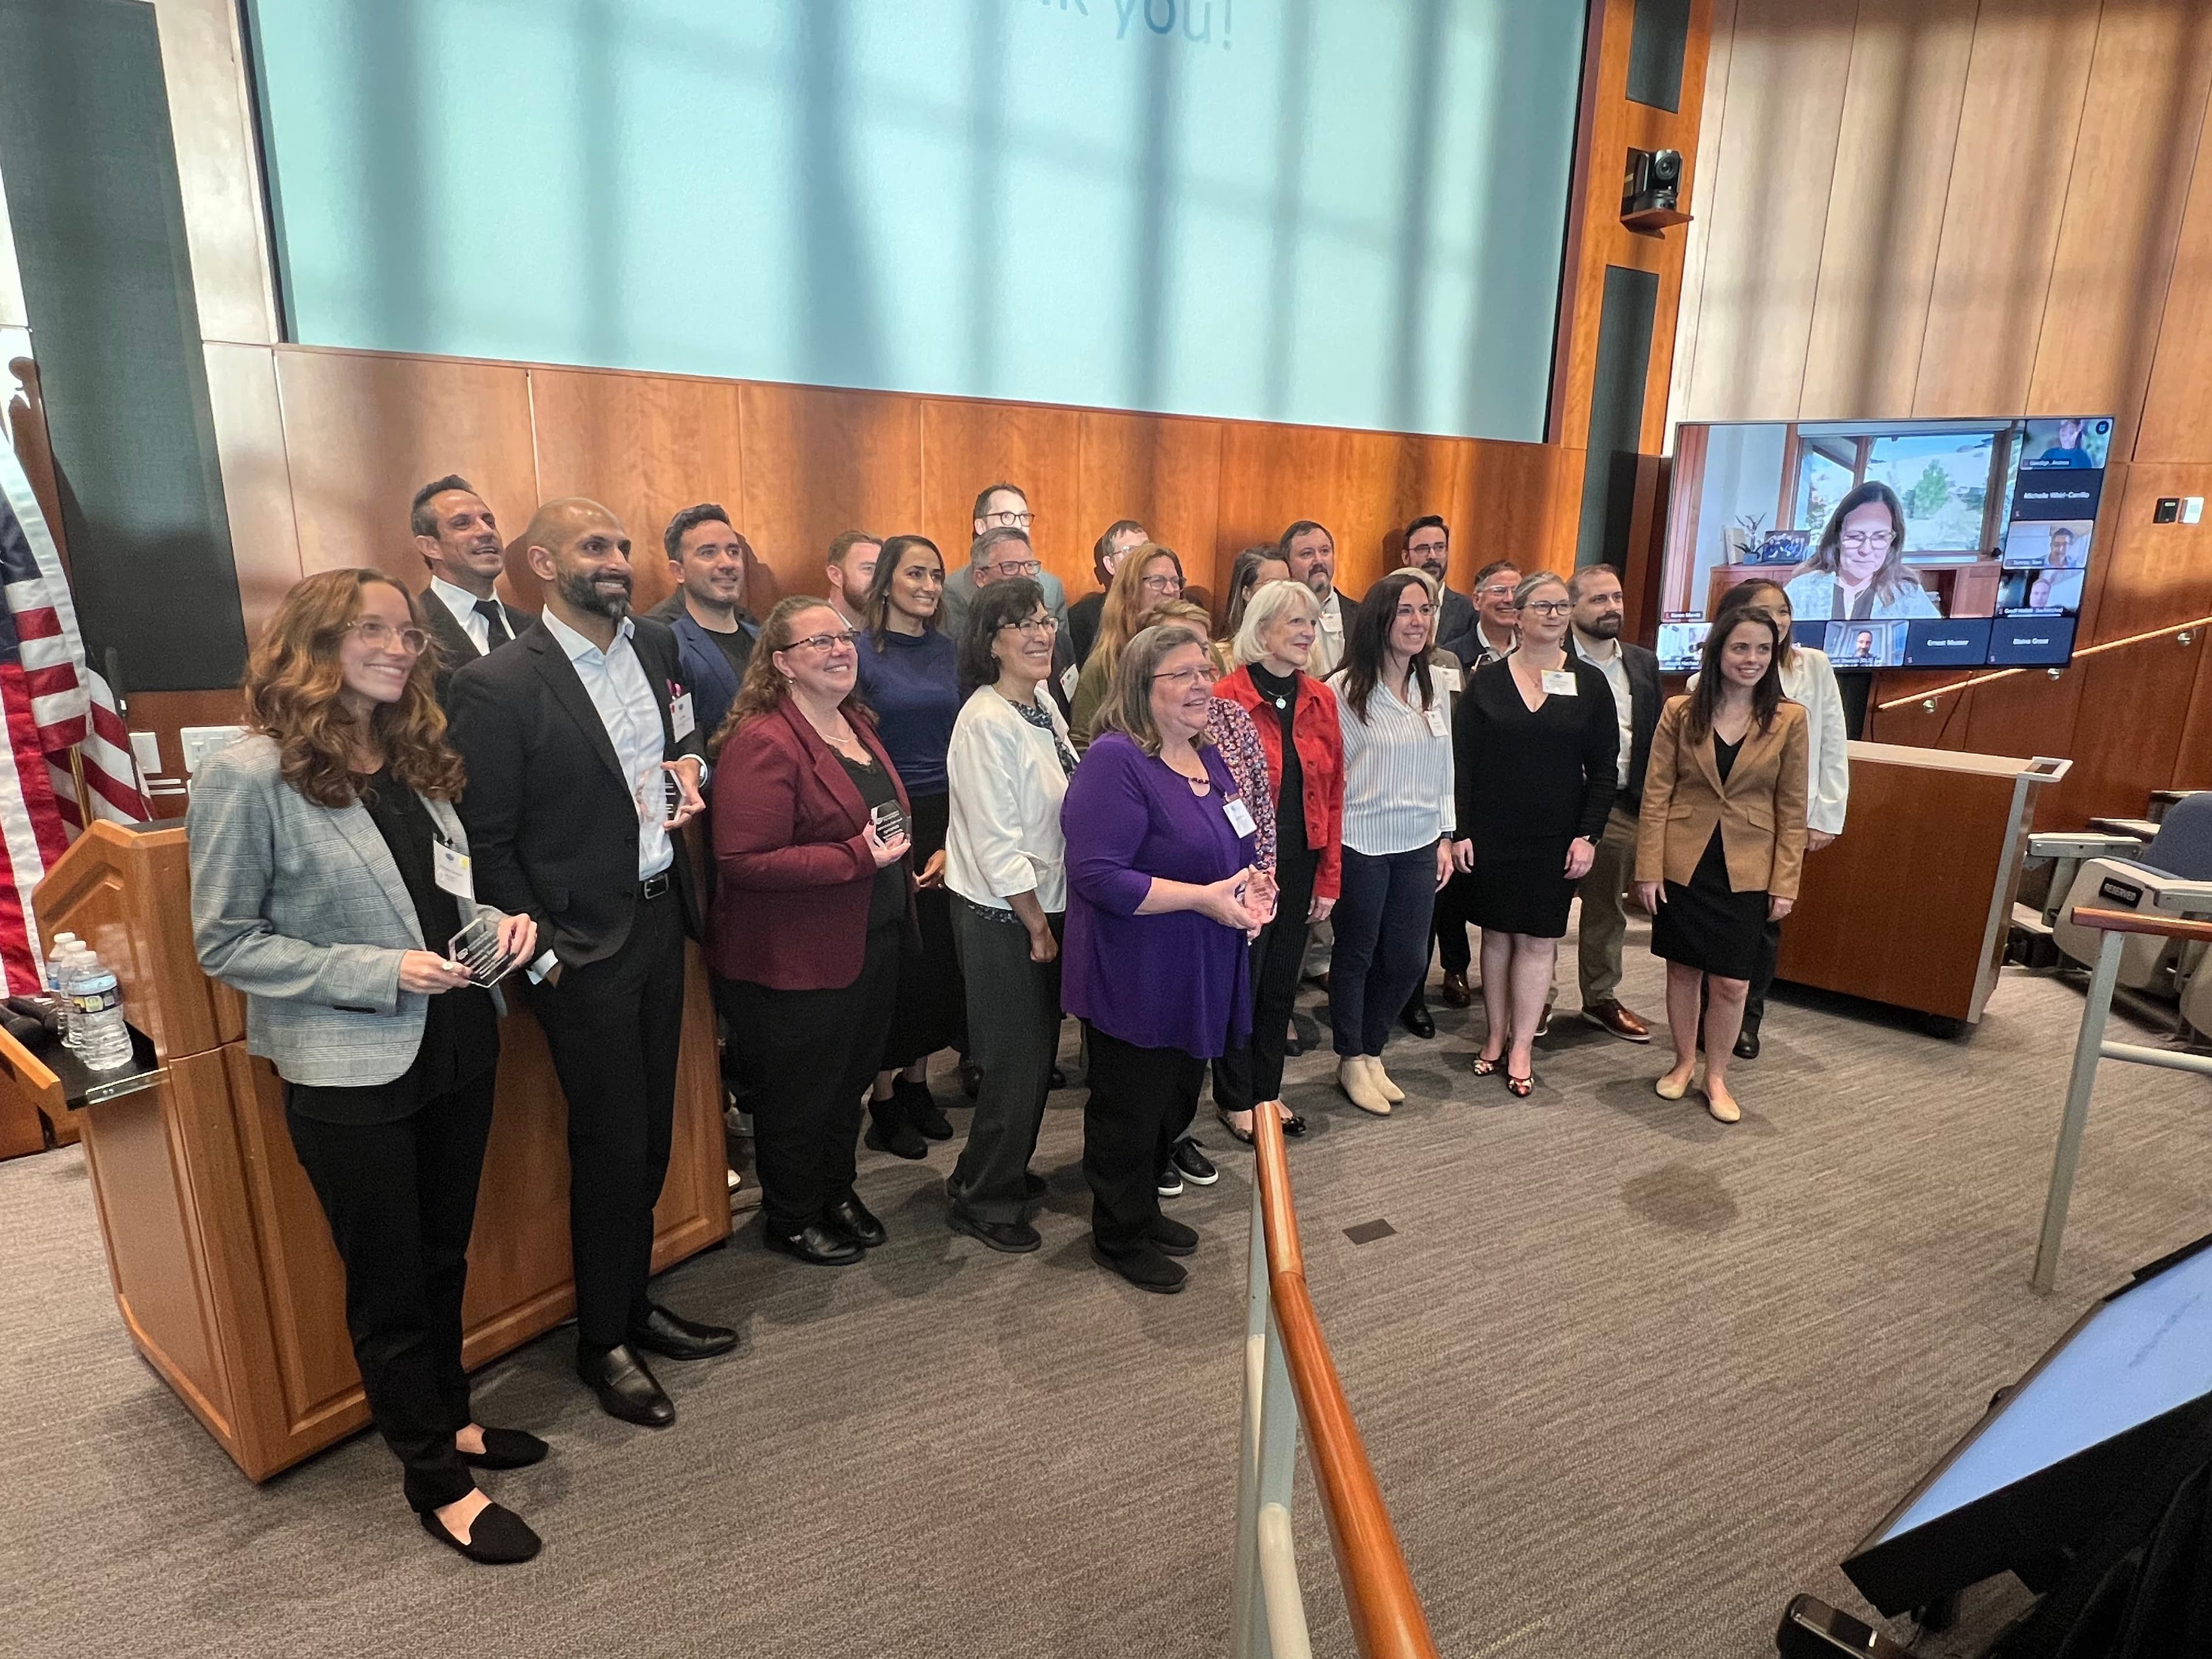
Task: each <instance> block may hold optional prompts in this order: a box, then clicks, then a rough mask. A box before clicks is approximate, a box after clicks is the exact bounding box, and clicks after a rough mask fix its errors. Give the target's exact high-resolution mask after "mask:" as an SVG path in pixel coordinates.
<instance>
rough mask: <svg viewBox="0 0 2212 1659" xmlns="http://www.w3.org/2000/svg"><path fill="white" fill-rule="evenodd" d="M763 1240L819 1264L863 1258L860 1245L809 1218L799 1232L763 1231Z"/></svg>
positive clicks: (845, 1263)
mask: <svg viewBox="0 0 2212 1659" xmlns="http://www.w3.org/2000/svg"><path fill="white" fill-rule="evenodd" d="M761 1240H762V1242H763V1243H765V1244H766V1245H767V1246H768V1247H769V1249H771V1250H781V1251H782V1252H783V1253H784V1254H785V1255H788V1256H795V1257H797V1258H798V1259H799V1261H805V1262H809V1263H811V1264H812V1265H813V1266H815V1267H851V1266H852V1265H853V1264H854V1262H855V1261H859V1260H860V1246H859V1245H857V1244H855V1243H853V1241H852V1240H851V1239H849V1238H848V1237H845V1235H844V1234H842V1233H833V1232H831V1231H829V1228H827V1227H825V1226H823V1225H822V1224H821V1223H820V1222H818V1221H811V1222H809V1223H808V1224H807V1225H805V1226H804V1227H801V1228H800V1229H799V1231H797V1232H795V1233H773V1232H763V1234H762V1235H761Z"/></svg>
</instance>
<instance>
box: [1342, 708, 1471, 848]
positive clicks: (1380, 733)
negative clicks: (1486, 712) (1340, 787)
mask: <svg viewBox="0 0 2212 1659" xmlns="http://www.w3.org/2000/svg"><path fill="white" fill-rule="evenodd" d="M1329 684H1330V688H1331V689H1332V690H1334V691H1335V693H1336V713H1337V721H1338V723H1339V725H1340V726H1341V727H1342V728H1343V731H1344V844H1345V845H1346V847H1348V848H1351V849H1352V851H1353V852H1355V853H1364V854H1366V855H1367V856H1368V857H1369V858H1383V857H1386V856H1388V855H1389V854H1392V853H1407V852H1411V851H1412V850H1413V848H1417V847H1425V846H1427V845H1428V844H1429V843H1430V842H1433V841H1435V840H1437V838H1438V837H1439V836H1445V835H1448V834H1449V833H1450V831H1451V829H1452V818H1453V816H1454V813H1455V806H1454V804H1453V799H1452V744H1451V720H1450V718H1449V714H1447V713H1446V710H1447V708H1448V706H1449V705H1448V704H1447V702H1446V700H1445V697H1444V695H1443V687H1441V686H1434V681H1433V678H1432V679H1431V685H1432V686H1434V690H1435V695H1436V702H1435V704H1434V706H1433V708H1428V709H1424V708H1420V707H1419V699H1420V688H1419V685H1418V684H1416V685H1411V686H1409V687H1408V688H1407V689H1408V690H1409V691H1410V692H1411V694H1412V696H1413V699H1414V702H1413V704H1411V705H1409V704H1407V702H1405V701H1404V699H1402V698H1401V697H1400V696H1398V694H1397V693H1396V692H1395V691H1393V690H1390V688H1389V687H1388V686H1387V685H1379V684H1378V685H1377V686H1376V688H1375V690H1374V692H1373V694H1372V695H1371V696H1369V698H1368V699H1367V718H1366V719H1365V720H1361V719H1360V718H1359V716H1358V714H1356V713H1355V712H1354V711H1353V709H1352V699H1351V698H1349V697H1347V696H1345V694H1344V676H1343V675H1342V674H1338V675H1336V676H1335V677H1334V678H1332V679H1331V681H1330V682H1329Z"/></svg>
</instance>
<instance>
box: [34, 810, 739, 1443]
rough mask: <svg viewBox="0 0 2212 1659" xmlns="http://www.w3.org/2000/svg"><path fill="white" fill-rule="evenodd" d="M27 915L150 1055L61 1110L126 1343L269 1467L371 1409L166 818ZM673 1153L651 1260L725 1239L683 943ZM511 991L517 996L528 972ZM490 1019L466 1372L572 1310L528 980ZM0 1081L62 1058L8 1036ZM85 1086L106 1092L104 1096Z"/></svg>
mask: <svg viewBox="0 0 2212 1659" xmlns="http://www.w3.org/2000/svg"><path fill="white" fill-rule="evenodd" d="M35 902H36V905H37V915H38V918H39V922H40V927H41V929H42V931H43V932H44V933H45V934H46V937H48V938H51V937H52V935H53V934H54V933H58V932H61V931H64V930H67V931H69V932H72V933H76V934H77V936H78V937H80V938H81V939H84V940H85V941H86V943H88V945H91V946H92V948H93V949H94V950H95V951H98V952H99V953H100V958H101V960H102V961H104V962H106V963H107V964H108V965H109V966H111V967H112V968H113V969H115V970H116V973H117V975H118V976H119V978H120V979H121V981H122V984H123V994H124V1003H123V1006H124V1012H125V1013H126V1014H127V1015H128V1016H129V1017H130V1019H131V1023H132V1024H133V1025H135V1026H136V1027H137V1029H138V1030H139V1031H140V1033H141V1034H142V1035H143V1036H144V1037H146V1038H148V1039H150V1042H151V1056H150V1057H151V1058H152V1059H153V1060H154V1061H155V1063H156V1064H157V1065H158V1066H159V1067H160V1068H161V1069H160V1071H159V1072H158V1073H149V1079H151V1080H150V1083H149V1085H148V1086H143V1087H139V1088H137V1089H136V1090H135V1091H132V1092H128V1093H121V1094H118V1095H116V1096H115V1097H112V1098H107V1099H100V1100H95V1101H94V1102H92V1103H88V1104H86V1105H84V1106H83V1107H82V1109H77V1110H76V1111H75V1112H74V1113H73V1115H74V1117H75V1118H76V1121H77V1122H78V1124H79V1127H81V1128H82V1138H83V1142H84V1156H85V1166H86V1169H87V1170H88V1173H89V1174H90V1176H91V1177H92V1191H93V1196H94V1202H95V1203H96V1204H97V1205H98V1206H99V1211H100V1236H101V1237H102V1239H103V1240H105V1242H106V1246H107V1266H108V1272H109V1274H110V1276H111V1277H112V1279H113V1280H114V1284H115V1299H116V1303H117V1304H118V1307H120V1309H121V1310H122V1313H123V1323H124V1327H125V1329H127V1330H128V1331H129V1332H130V1333H131V1340H132V1341H133V1342H134V1343H136V1344H137V1348H138V1352H140V1353H141V1354H143V1355H144V1356H145V1358H146V1360H147V1362H148V1363H149V1364H151V1365H152V1366H153V1367H154V1369H155V1370H157V1371H159V1372H160V1373H161V1376H163V1377H164V1378H165V1379H166V1380H167V1383H168V1384H169V1386H170V1387H171V1388H173V1389H175V1390H176V1391H177V1394H178V1395H179V1397H180V1398H181V1399H182V1400H183V1401H184V1402H185V1405H187V1406H189V1407H191V1410H192V1412H193V1413H194V1414H195V1415H196V1416H197V1417H198V1419H200V1421H201V1422H202V1423H204V1424H205V1425H207V1429H208V1432H209V1433H210V1434H212V1435H214V1436H215V1437H216V1439H217V1440H218V1441H220V1442H221V1443H222V1447H223V1449H224V1450H225V1451H228V1453H229V1454H230V1455H231V1456H232V1457H233V1458H234V1459H235V1460H236V1461H237V1463H238V1466H239V1467H240V1468H242V1469H244V1470H245V1471H246V1474H248V1475H249V1476H250V1477H252V1479H253V1480H264V1479H265V1478H266V1477H267V1476H269V1475H270V1474H274V1473H276V1471H277V1470H279V1469H282V1468H285V1467H287V1466H288V1465H289V1464H292V1463H295V1462H298V1461H299V1460H300V1459H301V1458H303V1457H306V1456H307V1455H310V1454H312V1453H313V1452H317V1451H319V1450H321V1449H323V1448H324V1447H325V1446H327V1445H330V1444H331V1443H332V1442H334V1441H337V1440H340V1439H343V1437H345V1436H347V1435H349V1434H350V1433H352V1432H353V1431H355V1430H356V1429H358V1428H361V1427H362V1426H364V1425H366V1424H367V1423H368V1407H367V1406H366V1405H365V1404H364V1403H363V1401H362V1390H361V1379H360V1375H359V1373H358V1372H357V1371H356V1370H355V1368H354V1362H353V1349H352V1344H351V1341H350V1340H349V1337H348V1336H347V1334H346V1326H345V1309H344V1305H343V1304H344V1296H343V1286H344V1277H343V1269H342V1268H341V1267H340V1265H339V1262H338V1259H337V1252H336V1251H335V1250H334V1249H331V1239H330V1230H329V1227H328V1225H326V1224H325V1221H324V1219H323V1212H322V1209H321V1206H319V1204H318V1203H317V1202H316V1200H315V1194H314V1190H313V1188H311V1187H310V1186H309V1185H308V1184H307V1173H306V1171H305V1170H302V1169H301V1167H300V1164H299V1160H298V1159H297V1158H295V1157H294V1155H293V1152H292V1143H291V1138H290V1136H289V1133H287V1131H286V1129H285V1127H284V1106H283V1091H282V1086H281V1085H280V1084H279V1083H278V1081H277V1078H276V1073H275V1072H274V1071H273V1070H272V1069H271V1068H270V1065H269V1063H268V1062H267V1061H266V1060H258V1059H254V1058H252V1057H250V1056H249V1055H248V1054H246V1003H245V999H244V998H242V997H240V995H239V994H237V993H235V992H234V991H232V990H230V989H229V988H228V987H225V986H222V985H219V984H217V983H216V981H213V980H210V979H209V978H208V977H207V976H206V975H204V974H203V973H202V972H201V971H200V969H199V963H198V962H197V958H196V957H194V955H193V951H192V938H191V884H190V877H189V871H188V866H187V862H186V857H185V831H184V829H182V827H180V826H176V827H168V828H154V827H147V828H141V829H135V830H133V829H124V828H122V827H120V826H118V825H116V824H112V823H104V822H101V823H94V825H93V826H92V828H91V829H90V830H88V832H87V833H86V834H85V835H84V836H82V837H81V838H80V839H79V840H78V842H76V845H75V846H73V847H72V848H70V850H69V852H68V853H67V854H64V857H63V858H62V859H61V860H60V861H59V862H58V863H57V864H56V865H55V866H54V867H53V870H52V872H51V873H50V874H49V875H48V876H47V877H46V879H45V880H44V881H43V882H41V883H40V884H39V889H38V893H37V896H36V901H35ZM685 948H686V950H687V951H689V953H690V974H689V977H688V981H687V984H686V987H685V992H684V995H685V1003H684V1047H683V1052H682V1056H681V1059H680V1061H679V1063H678V1072H677V1085H676V1128H675V1139H674V1150H673V1152H672V1153H671V1157H670V1159H669V1167H668V1180H667V1183H666V1185H665V1187H664V1188H662V1189H661V1194H660V1202H659V1206H658V1207H657V1208H656V1209H655V1211H654V1212H653V1223H654V1232H653V1268H654V1270H655V1271H656V1272H658V1271H659V1270H660V1269H661V1268H664V1267H668V1266H669V1265H671V1263H673V1262H676V1261H682V1260H683V1259H684V1257H686V1256H688V1255H694V1254H696V1252H697V1251H700V1250H702V1249H706V1248H707V1247H708V1245H710V1244H714V1243H718V1242H719V1241H720V1240H721V1239H723V1238H726V1237H728V1235H729V1231H730V1206H729V1194H728V1187H727V1183H726V1172H725V1164H724V1142H723V1138H722V1114H721V1100H722V1085H721V1073H720V1066H719V1065H718V1063H717V1060H716V1057H715V1053H714V1008H713V1006H712V1003H711V1000H710V999H709V997H708V989H707V971H706V966H705V963H704V961H703V960H702V957H701V955H700V952H699V950H698V947H697V946H696V945H687V946H686V947H685ZM512 982H513V985H514V986H515V987H517V991H520V988H521V987H522V984H523V981H522V979H521V976H520V975H516V977H515V979H514V981H512ZM507 1002H508V1012H507V1018H505V1019H504V1020H503V1021H501V1025H500V1045H501V1047H500V1074H499V1097H498V1103H497V1105H496V1107H495V1110H494V1115H493V1119H492V1129H491V1144H490V1146H489V1149H488V1151H487V1152H486V1154H485V1157H484V1174H483V1193H482V1195H481V1197H480V1199H479V1201H478V1204H477V1226H476V1234H475V1237H474V1238H473V1239H472V1240H471V1243H470V1246H469V1289H468V1300H467V1303H466V1304H465V1310H464V1322H465V1332H466V1339H465V1348H464V1358H465V1361H466V1363H467V1364H468V1365H469V1366H470V1367H471V1369H473V1368H474V1367H476V1366H478V1365H481V1364H484V1363H485V1362H487V1361H489V1360H491V1359H494V1358H497V1357H498V1356H499V1355H501V1354H503V1353H507V1352H510V1351H511V1350H513V1349H514V1348H517V1347H520V1346H521V1345H522V1344H523V1343H525V1342H526V1341H528V1340H530V1339H531V1338H532V1337H533V1336H536V1335H538V1334H540V1333H541V1332H544V1331H546V1330H548V1329H550V1328H552V1327H553V1326H555V1325H556V1324H558V1323H559V1322H561V1321H562V1320H563V1319H565V1318H567V1317H568V1316H569V1315H570V1314H571V1313H572V1312H574V1305H575V1304H574V1290H573V1286H572V1285H571V1283H570V1279H569V1271H568V1146H567V1138H566V1137H567V1129H566V1115H567V1109H566V1105H565V1103H564V1102H563V1101H562V1097H561V1090H560V1085H559V1084H558V1083H557V1082H556V1080H555V1079H554V1075H553V1066H552V1060H551V1058H550V1054H548V1052H547V1050H546V1047H545V1039H544V1034H543V1033H542V1032H541V1031H540V1030H539V1029H538V1023H537V1021H536V1019H535V1018H533V1017H532V1014H531V1013H530V1012H529V1011H528V1009H527V1007H526V1006H524V1005H525V1003H526V993H525V994H515V993H513V992H511V993H509V994H508V997H507ZM0 1091H5V1092H8V1093H11V1094H16V1095H19V1096H21V1095H28V1096H30V1097H32V1098H33V1100H34V1101H36V1102H38V1103H41V1104H43V1105H44V1106H45V1107H46V1109H47V1110H48V1112H49V1113H50V1114H51V1113H52V1112H53V1111H55V1110H58V1109H66V1108H65V1107H64V1104H63V1102H62V1099H61V1094H62V1089H61V1085H59V1084H58V1082H57V1081H56V1079H55V1076H54V1073H53V1072H52V1070H49V1069H48V1068H47V1067H46V1066H43V1065H41V1064H40V1062H39V1060H37V1059H36V1058H35V1057H34V1056H33V1055H32V1054H29V1053H28V1051H27V1050H25V1049H23V1048H20V1047H18V1046H17V1045H15V1043H13V1042H11V1041H9V1039H8V1038H7V1037H6V1036H5V1034H4V1033H0ZM95 1092H97V1091H95Z"/></svg>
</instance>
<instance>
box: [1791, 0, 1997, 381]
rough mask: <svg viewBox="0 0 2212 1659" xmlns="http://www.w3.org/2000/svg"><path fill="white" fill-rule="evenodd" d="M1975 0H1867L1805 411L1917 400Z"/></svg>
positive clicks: (1856, 42) (1854, 55)
mask: <svg viewBox="0 0 2212 1659" xmlns="http://www.w3.org/2000/svg"><path fill="white" fill-rule="evenodd" d="M1978 9H1979V0H1861V3H1860V6H1859V10H1858V22H1857V29H1856V30H1855V32H1854V33H1853V35H1852V38H1851V51H1850V71H1849V75H1848V78H1847V80H1846V82H1845V86H1844V105H1843V118H1842V128H1841V131H1840V132H1839V134H1838V138H1837V143H1836V158H1835V166H1834V167H1833V169H1832V173H1831V179H1830V184H1829V189H1828V201H1827V209H1826V223H1825V227H1824V232H1823V235H1822V238H1821V243H1820V280H1819V283H1818V287H1817V289H1816V291H1815V294H1814V301H1813V320H1812V332H1811V335H1810V337H1809V339H1808V343H1807V349H1806V358H1805V385H1804V390H1803V392H1802V394H1801V396H1800V398H1799V401H1798V406H1797V410H1796V413H1797V414H1798V415H1799V416H1801V417H1802V418H1803V419H1807V420H1823V419H1828V418H1844V417H1868V416H1895V415H1901V414H1903V413H1905V411H1906V410H1910V409H1911V407H1912V392H1913V383H1914V380H1915V379H1916V377H1917V374H1918V373H1919V368H1920V353H1921V345H1922V337H1923V333H1924V331H1925V330H1926V326H1927V322H1928V300H1929V289H1930V287H1931V285H1932V284H1933V283H1934V281H1935V276H1936V251H1937V247H1938V245H1939V243H1940V241H1941V239H1942V229H1943V211H1944V201H1945V197H1946V195H1947V193H1948V187H1949V185H1950V179H1951V158H1952V155H1953V152H1954V149H1955V148H1956V143H1957V139H1958V132H1959V111H1960V103H1961V102H1962V100H1964V98H1965V95H1966V65H1967V60H1968V58H1969V56H1970V54H1971V52H1972V46H1973V39H1974V16H1975V13H1976V12H1977V10H1978Z"/></svg>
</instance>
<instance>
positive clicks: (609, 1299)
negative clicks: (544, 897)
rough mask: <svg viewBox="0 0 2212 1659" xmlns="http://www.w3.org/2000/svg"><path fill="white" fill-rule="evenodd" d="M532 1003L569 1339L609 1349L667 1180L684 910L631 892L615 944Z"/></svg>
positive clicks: (638, 1304)
mask: <svg viewBox="0 0 2212 1659" xmlns="http://www.w3.org/2000/svg"><path fill="white" fill-rule="evenodd" d="M532 992H533V994H532V1004H533V1006H535V1007H536V1009H537V1011H538V1022H539V1024H542V1025H544V1028H545V1042H546V1045H547V1047H549V1048H551V1049H552V1051H553V1070H554V1073H555V1074H556V1076H558V1077H559V1078H560V1079H561V1092H562V1094H564V1095H566V1096H567V1097H568V1247H569V1253H570V1256H571V1258H572V1260H573V1261H574V1273H575V1279H576V1341H577V1344H578V1346H580V1347H585V1348H611V1347H614V1346H617V1345H618V1344H621V1343H623V1342H627V1341H628V1340H629V1334H630V1332H631V1330H632V1329H633V1328H635V1327H636V1326H638V1325H640V1324H641V1323H643V1322H644V1320H645V1316H646V1313H647V1303H646V1299H645V1281H646V1279H647V1278H648V1277H650V1276H651V1273H652V1272H653V1206H654V1205H655V1204H656V1203H658V1202H659V1200H660V1188H661V1187H662V1185H663V1183H665V1182H666V1180H667V1179H668V1142H669V1134H670V1129H671V1125H672V1124H673V1122H674V1121H675V1116H676V1055H677V1050H678V1047H679V1045H680V1044H681V1043H682V1042H683V1038H684V908H683V902H682V901H681V900H680V899H678V897H677V896H676V893H675V892H674V890H672V889H671V890H670V891H668V892H666V893H664V894H663V895H662V896H660V897H659V898H655V899H643V898H641V899H640V900H638V902H637V912H636V915H635V918H634V919H633V920H632V921H631V923H630V930H629V939H626V940H625V941H623V947H622V949H621V950H619V951H616V952H615V953H614V954H613V955H612V956H611V957H603V958H602V959H601V960H599V961H598V962H592V963H585V964H584V965H583V966H582V967H580V968H563V969H562V972H561V981H560V983H559V984H557V985H538V986H535V987H532Z"/></svg>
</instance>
